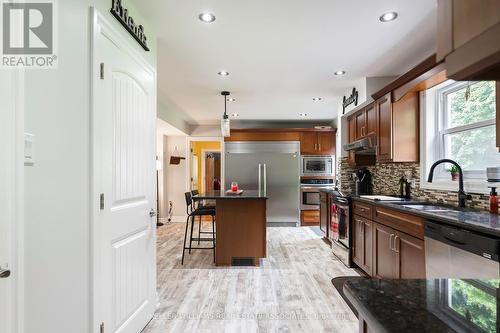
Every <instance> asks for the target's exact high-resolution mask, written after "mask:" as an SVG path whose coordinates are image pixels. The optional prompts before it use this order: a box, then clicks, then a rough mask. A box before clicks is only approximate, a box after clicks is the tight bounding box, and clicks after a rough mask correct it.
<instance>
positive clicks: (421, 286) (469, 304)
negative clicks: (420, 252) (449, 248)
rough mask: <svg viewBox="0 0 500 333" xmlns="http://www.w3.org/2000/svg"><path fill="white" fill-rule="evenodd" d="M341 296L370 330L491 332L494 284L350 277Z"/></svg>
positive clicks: (496, 295) (499, 296)
mask: <svg viewBox="0 0 500 333" xmlns="http://www.w3.org/2000/svg"><path fill="white" fill-rule="evenodd" d="M343 289H344V293H345V295H346V297H347V299H349V301H350V302H351V303H352V305H353V306H354V307H355V308H356V309H357V310H358V312H359V319H360V325H367V326H368V328H369V329H370V332H371V331H373V332H387V333H389V332H398V333H399V332H405V333H406V332H482V331H485V332H496V331H498V329H499V327H500V325H499V320H500V318H497V312H498V311H499V308H498V307H499V306H500V302H499V301H500V289H499V280H461V279H438V280H425V279H417V280H378V279H366V278H352V279H350V280H348V281H347V282H346V283H345V284H344V288H343Z"/></svg>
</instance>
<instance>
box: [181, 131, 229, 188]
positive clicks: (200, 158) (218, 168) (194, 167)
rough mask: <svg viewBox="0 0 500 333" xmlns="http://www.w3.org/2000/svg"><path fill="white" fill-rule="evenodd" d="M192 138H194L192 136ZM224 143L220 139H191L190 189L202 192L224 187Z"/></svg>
mask: <svg viewBox="0 0 500 333" xmlns="http://www.w3.org/2000/svg"><path fill="white" fill-rule="evenodd" d="M191 139H192V138H191ZM221 150H222V143H221V142H220V141H210V140H193V141H190V163H189V165H190V173H189V175H190V176H189V189H190V190H191V191H193V190H197V191H198V192H200V193H204V192H208V191H218V190H221V189H222V186H223V185H222V184H223V181H222V180H223V179H222V177H223V168H222V165H223V163H222V154H221Z"/></svg>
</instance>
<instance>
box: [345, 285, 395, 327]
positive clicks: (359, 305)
mask: <svg viewBox="0 0 500 333" xmlns="http://www.w3.org/2000/svg"><path fill="white" fill-rule="evenodd" d="M357 279H365V278H364V277H359V278H357ZM342 289H343V291H344V294H345V296H346V297H347V299H349V301H350V302H351V304H352V305H353V306H354V308H355V309H356V310H358V312H359V314H360V317H362V319H363V320H364V321H366V322H367V323H368V327H370V329H371V330H372V331H373V332H377V333H387V330H386V329H385V327H384V326H383V325H382V324H381V323H380V322H379V321H378V320H376V319H375V318H374V317H373V316H372V314H371V312H370V311H369V310H368V309H367V308H366V307H365V306H364V304H363V302H362V301H361V300H360V299H358V298H357V297H356V296H355V294H354V291H353V290H352V289H351V288H350V287H349V281H347V282H346V283H344V287H343V288H342ZM358 319H359V318H358Z"/></svg>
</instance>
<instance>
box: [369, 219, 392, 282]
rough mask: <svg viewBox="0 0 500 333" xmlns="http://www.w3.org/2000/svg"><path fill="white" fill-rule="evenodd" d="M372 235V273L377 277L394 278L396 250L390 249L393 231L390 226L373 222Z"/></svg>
mask: <svg viewBox="0 0 500 333" xmlns="http://www.w3.org/2000/svg"><path fill="white" fill-rule="evenodd" d="M373 232H374V235H373V242H374V243H373V245H374V251H375V252H374V253H373V258H374V262H373V274H374V276H375V277H377V278H381V279H383V278H386V279H393V278H396V273H397V272H396V264H397V258H396V252H395V251H393V250H392V248H391V245H392V240H393V239H394V236H395V231H394V230H393V229H391V228H388V227H386V226H383V225H381V224H378V223H374V230H373Z"/></svg>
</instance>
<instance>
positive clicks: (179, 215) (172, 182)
mask: <svg viewBox="0 0 500 333" xmlns="http://www.w3.org/2000/svg"><path fill="white" fill-rule="evenodd" d="M176 148H177V151H176ZM174 152H175V154H174ZM172 155H180V156H183V157H186V159H185V160H181V163H180V164H178V165H171V164H168V165H167V166H166V177H167V179H166V181H167V183H168V185H167V198H168V200H169V201H172V203H173V205H174V209H173V218H172V219H173V221H174V222H180V221H185V216H186V201H185V199H184V193H185V192H186V191H187V190H188V188H187V177H188V175H187V163H189V149H188V147H187V140H186V136H168V137H167V156H168V159H170V156H172Z"/></svg>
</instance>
